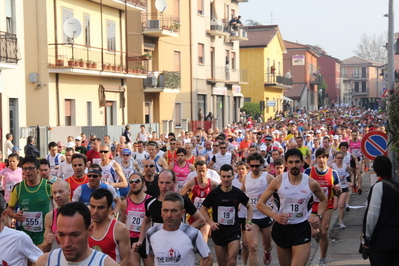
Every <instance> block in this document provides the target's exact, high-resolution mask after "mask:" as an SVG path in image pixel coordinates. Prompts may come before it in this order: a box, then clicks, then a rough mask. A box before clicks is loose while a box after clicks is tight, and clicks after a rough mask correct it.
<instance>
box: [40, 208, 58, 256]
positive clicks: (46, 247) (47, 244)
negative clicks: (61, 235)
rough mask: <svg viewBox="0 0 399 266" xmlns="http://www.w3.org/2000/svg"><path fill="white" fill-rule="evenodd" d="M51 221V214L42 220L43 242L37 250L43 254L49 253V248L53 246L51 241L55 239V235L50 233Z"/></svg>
mask: <svg viewBox="0 0 399 266" xmlns="http://www.w3.org/2000/svg"><path fill="white" fill-rule="evenodd" d="M52 220H53V212H52V211H51V212H49V213H47V214H46V216H45V218H44V241H43V243H42V244H41V245H39V248H40V249H41V250H42V251H43V252H44V253H45V252H50V251H51V246H52V245H53V241H54V239H55V235H54V234H53V232H52V231H51V221H52Z"/></svg>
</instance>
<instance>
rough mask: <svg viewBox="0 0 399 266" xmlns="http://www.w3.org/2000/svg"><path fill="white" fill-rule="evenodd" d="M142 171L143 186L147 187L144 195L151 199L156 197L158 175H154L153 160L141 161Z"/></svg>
mask: <svg viewBox="0 0 399 266" xmlns="http://www.w3.org/2000/svg"><path fill="white" fill-rule="evenodd" d="M143 169H144V181H145V186H146V187H147V190H146V192H145V193H147V194H148V195H150V196H152V197H158V196H159V193H160V192H159V187H158V175H157V174H156V170H155V162H154V160H151V159H147V160H143Z"/></svg>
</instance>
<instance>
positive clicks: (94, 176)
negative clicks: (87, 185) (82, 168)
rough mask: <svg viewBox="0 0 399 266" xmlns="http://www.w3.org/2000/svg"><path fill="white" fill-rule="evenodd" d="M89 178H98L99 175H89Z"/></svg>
mask: <svg viewBox="0 0 399 266" xmlns="http://www.w3.org/2000/svg"><path fill="white" fill-rule="evenodd" d="M87 177H92V178H97V177H99V175H87Z"/></svg>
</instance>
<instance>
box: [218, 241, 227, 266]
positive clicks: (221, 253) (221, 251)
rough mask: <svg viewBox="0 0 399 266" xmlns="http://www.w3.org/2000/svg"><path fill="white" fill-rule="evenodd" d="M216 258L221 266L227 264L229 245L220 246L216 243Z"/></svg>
mask: <svg viewBox="0 0 399 266" xmlns="http://www.w3.org/2000/svg"><path fill="white" fill-rule="evenodd" d="M215 253H216V260H217V261H218V265H219V266H227V246H218V245H216V244H215Z"/></svg>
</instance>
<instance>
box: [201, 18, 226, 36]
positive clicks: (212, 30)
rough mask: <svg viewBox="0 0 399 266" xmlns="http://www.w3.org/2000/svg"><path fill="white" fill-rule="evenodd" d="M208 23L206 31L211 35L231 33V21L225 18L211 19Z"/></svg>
mask: <svg viewBox="0 0 399 266" xmlns="http://www.w3.org/2000/svg"><path fill="white" fill-rule="evenodd" d="M208 18H209V17H208ZM209 19H210V18H209ZM208 23H209V25H208V24H207V26H206V28H207V30H206V33H208V34H209V35H211V36H229V35H230V34H231V33H230V28H229V23H228V22H227V21H226V20H225V19H223V20H219V19H210V20H209V22H208Z"/></svg>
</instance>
